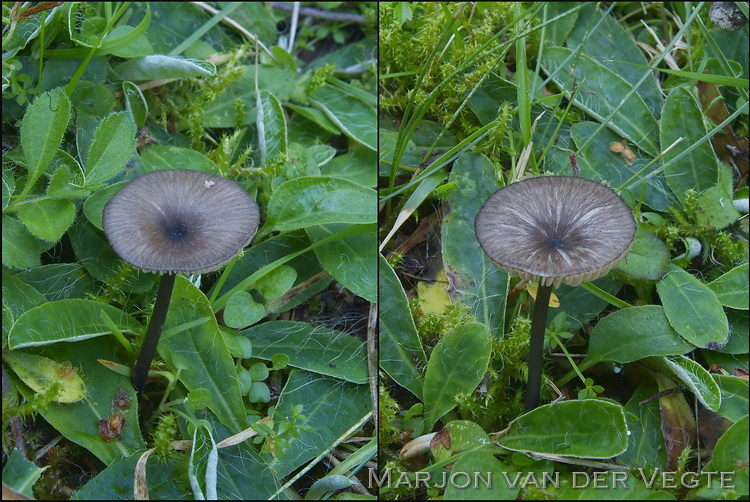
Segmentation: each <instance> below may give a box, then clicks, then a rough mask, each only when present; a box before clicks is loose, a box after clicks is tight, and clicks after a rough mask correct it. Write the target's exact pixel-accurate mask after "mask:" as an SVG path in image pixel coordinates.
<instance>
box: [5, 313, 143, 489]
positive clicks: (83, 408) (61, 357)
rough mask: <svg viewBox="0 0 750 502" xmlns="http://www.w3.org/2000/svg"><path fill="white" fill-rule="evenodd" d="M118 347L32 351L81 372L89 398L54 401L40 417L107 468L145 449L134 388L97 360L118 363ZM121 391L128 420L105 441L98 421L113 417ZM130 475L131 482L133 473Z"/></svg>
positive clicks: (96, 341)
mask: <svg viewBox="0 0 750 502" xmlns="http://www.w3.org/2000/svg"><path fill="white" fill-rule="evenodd" d="M68 301H70V300H68ZM81 301H83V300H81ZM118 347H119V344H117V343H114V342H113V341H112V340H111V339H106V338H93V339H90V340H85V341H82V342H74V343H60V344H57V345H54V346H50V347H43V348H41V350H39V349H32V350H31V351H29V353H33V354H38V355H42V356H45V357H49V358H54V359H56V360H58V361H70V363H71V365H72V367H74V368H78V369H79V374H80V376H81V377H82V378H83V381H84V383H85V384H86V392H87V395H86V398H85V399H83V400H82V401H78V402H75V403H65V404H63V403H55V402H53V403H51V404H50V405H49V406H48V407H46V408H43V409H41V410H39V414H40V415H41V416H42V417H43V418H44V419H45V420H46V421H47V422H48V423H49V424H50V425H51V426H52V427H53V428H54V429H55V430H57V431H58V432H59V433H60V434H62V435H63V436H64V437H66V438H67V439H69V440H70V441H73V442H74V443H76V444H79V445H81V446H83V447H84V448H86V449H87V450H89V451H90V452H91V453H93V454H94V455H96V457H97V458H99V459H100V460H101V461H102V462H103V463H104V464H106V465H109V464H110V463H111V462H113V461H114V460H115V459H116V458H118V457H122V456H130V455H131V454H133V453H135V452H137V451H138V452H142V451H143V450H145V449H146V444H145V443H144V442H143V438H142V437H141V431H140V428H139V427H138V405H137V403H138V399H137V397H136V393H135V389H134V388H133V386H132V385H131V384H130V381H129V379H128V378H127V377H125V376H122V375H118V374H116V373H113V372H112V371H110V370H109V369H107V368H105V367H104V366H103V365H102V364H101V363H99V362H98V361H97V359H98V358H101V359H107V360H110V361H113V360H117V358H118V356H117V350H118ZM19 390H20V391H21V393H22V394H23V395H24V397H25V398H26V399H27V400H31V399H32V396H33V391H31V390H29V389H28V388H27V387H26V386H25V385H24V386H21V385H19ZM121 391H124V392H125V395H126V397H127V399H128V401H129V402H130V407H128V408H125V409H120V410H119V411H120V412H121V413H122V414H123V415H124V418H125V423H124V424H123V427H122V430H121V437H120V439H113V440H112V441H106V440H104V439H103V438H102V437H101V435H100V428H99V422H100V420H109V418H110V417H111V416H112V414H113V411H112V409H113V403H112V401H113V400H114V399H115V396H116V395H118V394H120V393H121ZM130 474H131V479H132V471H131V473H130ZM130 495H131V496H132V492H130Z"/></svg>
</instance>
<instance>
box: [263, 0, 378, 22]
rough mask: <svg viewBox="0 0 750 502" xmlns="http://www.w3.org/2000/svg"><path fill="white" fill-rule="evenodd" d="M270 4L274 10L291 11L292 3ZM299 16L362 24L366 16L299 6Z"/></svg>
mask: <svg viewBox="0 0 750 502" xmlns="http://www.w3.org/2000/svg"><path fill="white" fill-rule="evenodd" d="M271 6H272V7H273V8H274V9H276V10H283V11H286V12H292V9H294V6H293V5H289V4H287V3H282V2H271ZM299 14H300V16H308V17H316V18H318V19H328V20H330V21H341V22H343V23H358V24H364V23H365V21H367V18H366V17H365V16H363V15H361V14H348V13H345V12H331V11H328V10H323V9H313V8H312V7H300V8H299Z"/></svg>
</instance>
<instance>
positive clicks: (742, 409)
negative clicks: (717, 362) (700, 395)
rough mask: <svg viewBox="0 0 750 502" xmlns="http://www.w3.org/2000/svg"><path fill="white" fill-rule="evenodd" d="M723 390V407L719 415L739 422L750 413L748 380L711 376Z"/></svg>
mask: <svg viewBox="0 0 750 502" xmlns="http://www.w3.org/2000/svg"><path fill="white" fill-rule="evenodd" d="M711 376H712V377H713V379H714V381H716V383H717V385H718V386H719V389H720V390H721V407H720V408H719V410H718V412H717V413H718V414H719V415H721V416H722V417H724V418H726V419H727V420H731V421H732V422H738V421H739V420H740V419H741V418H742V417H744V416H746V415H747V414H748V412H750V404H749V401H750V389H748V381H747V379H746V378H738V377H733V376H726V375H716V374H711Z"/></svg>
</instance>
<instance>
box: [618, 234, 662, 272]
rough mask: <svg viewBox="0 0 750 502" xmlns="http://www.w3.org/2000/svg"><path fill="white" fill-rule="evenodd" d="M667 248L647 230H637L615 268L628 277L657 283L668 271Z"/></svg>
mask: <svg viewBox="0 0 750 502" xmlns="http://www.w3.org/2000/svg"><path fill="white" fill-rule="evenodd" d="M669 259H670V256H669V250H668V249H667V246H666V245H665V244H664V243H663V242H662V241H661V240H660V239H659V238H658V237H656V236H655V235H654V234H652V233H651V232H649V231H648V230H643V229H642V228H639V229H638V230H637V231H636V232H635V240H634V241H633V245H632V247H631V248H630V252H628V254H627V256H626V257H625V259H623V260H622V261H621V262H620V264H619V265H618V266H617V268H618V270H621V271H622V272H625V273H626V274H628V275H632V276H633V277H637V278H638V279H644V280H649V281H658V280H659V279H661V278H662V277H664V275H665V274H666V273H667V270H668V269H669Z"/></svg>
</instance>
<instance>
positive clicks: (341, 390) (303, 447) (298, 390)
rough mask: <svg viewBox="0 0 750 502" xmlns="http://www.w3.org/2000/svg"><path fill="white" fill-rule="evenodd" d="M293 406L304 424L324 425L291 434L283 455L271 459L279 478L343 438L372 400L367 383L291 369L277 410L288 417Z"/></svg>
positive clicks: (363, 416) (361, 419)
mask: <svg viewBox="0 0 750 502" xmlns="http://www.w3.org/2000/svg"><path fill="white" fill-rule="evenodd" d="M293 407H300V408H302V409H301V413H302V415H304V416H305V417H306V423H307V424H311V425H312V424H325V426H324V427H314V428H312V430H309V431H300V433H299V437H296V438H290V443H289V446H287V448H286V449H285V450H284V451H283V455H277V456H276V458H275V459H273V460H270V462H269V463H270V469H271V471H272V472H273V473H274V474H276V476H278V477H279V478H281V477H283V476H286V475H287V474H289V473H290V472H292V471H293V470H295V469H296V468H298V467H299V466H301V465H303V464H304V463H306V462H307V461H308V460H310V459H313V458H315V457H317V456H318V455H320V454H321V453H323V452H324V451H329V450H331V449H333V448H334V447H335V446H336V445H338V444H339V443H340V442H341V441H343V440H344V439H345V438H344V437H342V436H343V435H344V433H345V432H346V431H348V430H349V429H351V428H352V427H354V426H355V425H356V424H358V423H361V422H362V421H363V419H364V418H365V417H367V416H368V415H369V414H370V413H371V412H372V401H371V399H370V391H369V389H368V386H367V385H354V384H351V383H348V382H342V381H341V380H338V379H332V378H326V377H324V376H320V375H316V374H314V373H308V372H306V371H302V370H292V372H291V374H290V375H289V380H288V381H287V383H286V385H285V386H284V389H283V390H282V391H281V396H279V402H278V404H277V406H276V410H277V411H278V412H280V413H281V414H283V415H284V416H285V417H291V416H292V413H293V412H292V408H293Z"/></svg>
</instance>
